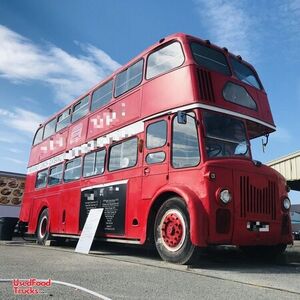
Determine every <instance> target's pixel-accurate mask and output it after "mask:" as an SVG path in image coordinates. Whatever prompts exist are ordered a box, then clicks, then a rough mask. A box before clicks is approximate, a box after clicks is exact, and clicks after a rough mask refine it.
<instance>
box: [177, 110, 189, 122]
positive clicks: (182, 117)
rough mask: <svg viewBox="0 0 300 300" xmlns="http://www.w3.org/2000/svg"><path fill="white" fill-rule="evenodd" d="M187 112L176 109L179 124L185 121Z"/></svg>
mask: <svg viewBox="0 0 300 300" xmlns="http://www.w3.org/2000/svg"><path fill="white" fill-rule="evenodd" d="M186 116H187V114H186V112H184V111H178V113H177V122H178V123H179V124H186V123H187V117H186Z"/></svg>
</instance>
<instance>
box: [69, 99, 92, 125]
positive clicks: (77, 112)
mask: <svg viewBox="0 0 300 300" xmlns="http://www.w3.org/2000/svg"><path fill="white" fill-rule="evenodd" d="M88 111H89V96H86V97H85V98H83V99H82V100H80V101H78V102H77V103H76V104H75V105H74V107H73V113H72V122H75V121H77V120H79V119H81V118H82V117H84V116H85V115H86V114H87V113H88Z"/></svg>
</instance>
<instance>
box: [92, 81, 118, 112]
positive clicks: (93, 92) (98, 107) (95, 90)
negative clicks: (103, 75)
mask: <svg viewBox="0 0 300 300" xmlns="http://www.w3.org/2000/svg"><path fill="white" fill-rule="evenodd" d="M110 82H111V83H112V85H111V97H110V99H109V100H108V101H107V102H105V104H104V105H100V106H97V107H96V108H94V107H93V103H94V102H93V99H94V94H95V93H96V92H97V91H98V90H100V89H101V88H103V87H104V86H105V85H106V84H109V83H110ZM105 95H107V94H105ZM113 98H114V78H110V79H109V80H106V81H105V82H104V83H103V84H101V85H100V86H98V87H97V88H95V89H94V90H93V91H92V93H91V103H90V112H95V111H96V110H98V109H100V108H102V107H105V106H106V105H107V104H108V103H109V102H110V101H111V100H112V99H113Z"/></svg>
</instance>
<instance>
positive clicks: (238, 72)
mask: <svg viewBox="0 0 300 300" xmlns="http://www.w3.org/2000/svg"><path fill="white" fill-rule="evenodd" d="M230 63H231V65H232V68H233V72H234V74H235V76H236V77H237V78H238V79H240V80H241V81H243V82H245V83H247V84H249V85H252V86H254V87H256V88H257V89H262V86H261V84H260V83H259V81H258V79H257V77H256V75H255V73H254V71H253V70H252V69H251V68H250V67H248V66H247V65H245V64H243V63H242V62H240V61H238V60H237V59H236V58H234V57H230Z"/></svg>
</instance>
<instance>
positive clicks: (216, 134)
mask: <svg viewBox="0 0 300 300" xmlns="http://www.w3.org/2000/svg"><path fill="white" fill-rule="evenodd" d="M203 121H204V127H205V149H206V153H207V156H208V157H210V158H211V157H232V156H233V157H234V156H238V157H241V156H244V157H250V150H249V141H248V138H247V135H246V129H245V125H244V123H243V121H242V120H239V119H236V118H233V117H231V116H228V115H225V114H220V113H215V112H208V111H205V112H204V113H203Z"/></svg>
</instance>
